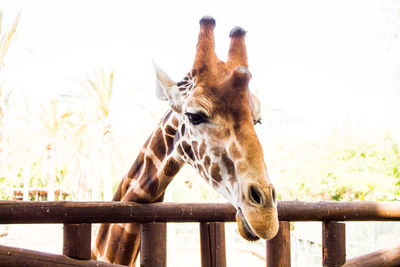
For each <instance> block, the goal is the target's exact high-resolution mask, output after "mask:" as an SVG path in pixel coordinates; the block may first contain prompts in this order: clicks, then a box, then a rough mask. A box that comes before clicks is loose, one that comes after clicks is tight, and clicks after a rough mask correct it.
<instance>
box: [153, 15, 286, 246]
mask: <svg viewBox="0 0 400 267" xmlns="http://www.w3.org/2000/svg"><path fill="white" fill-rule="evenodd" d="M214 28H215V20H214V19H213V18H211V17H203V18H202V19H201V20H200V33H199V37H198V43H197V48H196V56H195V61H194V64H193V68H192V70H191V71H190V72H189V74H188V75H187V76H186V77H185V78H184V79H183V80H182V81H181V82H178V83H175V82H174V81H172V80H171V79H170V78H169V77H168V75H167V74H166V73H165V72H164V71H163V70H161V69H160V68H159V67H157V66H156V67H155V68H156V79H157V90H156V92H157V96H158V97H159V98H160V99H161V100H167V101H169V105H170V107H171V109H172V110H173V111H174V112H175V114H176V117H177V118H178V121H179V122H178V126H177V128H178V130H177V131H176V135H175V137H174V149H173V151H171V153H173V152H174V153H177V154H178V155H179V157H181V158H182V159H183V160H184V161H185V162H187V163H189V164H190V165H192V166H193V167H194V168H195V169H197V170H198V172H199V173H200V175H201V176H202V177H203V178H204V179H206V180H207V181H208V182H209V183H210V184H211V185H212V187H213V188H214V189H215V190H216V191H218V192H219V193H220V194H222V195H223V196H224V197H226V198H227V199H228V200H229V201H230V202H231V203H232V204H233V205H234V206H235V207H236V209H237V215H236V220H237V223H238V228H239V232H240V234H241V235H242V237H244V238H245V239H247V240H257V239H259V238H263V239H270V238H272V237H274V236H275V234H276V233H277V231H278V227H279V226H278V225H279V224H278V214H277V208H276V192H275V189H274V187H273V185H272V184H271V182H270V179H269V176H268V172H267V168H266V165H265V163H264V157H263V151H262V148H261V145H260V142H259V140H258V137H257V135H256V133H255V131H254V124H256V123H257V122H258V121H259V120H260V110H259V101H258V99H257V98H256V97H255V96H254V95H253V94H252V93H251V92H250V91H249V89H248V84H249V81H250V78H251V74H250V72H249V71H248V64H247V52H246V46H245V42H244V38H245V34H246V32H245V31H244V30H243V29H242V28H240V27H235V28H234V29H233V30H232V31H231V33H230V38H231V43H230V48H229V54H228V60H227V62H223V61H221V60H219V59H218V58H217V56H216V54H215V50H214V47H215V44H214V33H213V31H214Z"/></svg>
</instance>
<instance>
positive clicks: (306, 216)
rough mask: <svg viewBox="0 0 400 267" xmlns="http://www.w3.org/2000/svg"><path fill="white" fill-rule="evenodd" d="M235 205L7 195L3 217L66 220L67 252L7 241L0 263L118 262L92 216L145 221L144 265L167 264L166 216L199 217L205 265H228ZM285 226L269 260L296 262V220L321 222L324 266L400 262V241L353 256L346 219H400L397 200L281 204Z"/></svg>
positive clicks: (269, 249) (0, 205) (0, 207)
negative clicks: (102, 249)
mask: <svg viewBox="0 0 400 267" xmlns="http://www.w3.org/2000/svg"><path fill="white" fill-rule="evenodd" d="M235 213H236V211H235V209H234V208H233V207H232V206H231V205H230V204H204V203H203V204H200V203H157V204H145V205H142V204H136V203H122V202H68V201H60V202H23V201H0V224H21V223H28V224H29V223H35V224H37V223H62V224H64V230H63V231H64V241H63V242H64V244H63V254H64V255H52V254H47V253H41V252H35V251H31V250H25V249H18V248H10V247H5V246H0V266H118V265H112V264H108V263H102V262H97V261H93V260H90V244H91V240H90V238H91V223H128V222H140V223H142V228H141V240H142V242H141V248H140V252H141V257H140V259H141V266H145V267H146V266H166V222H199V225H200V247H201V264H202V266H225V265H226V257H225V232H224V222H233V221H234V220H235ZM278 213H279V220H280V230H279V232H278V235H277V236H276V237H275V238H273V239H272V240H269V241H267V244H266V259H267V263H266V264H267V266H268V267H270V266H273V267H274V266H290V222H291V221H292V222H294V221H322V222H323V223H322V251H321V253H322V259H323V260H322V261H323V262H322V265H324V266H363V267H366V266H399V265H400V246H399V247H396V248H393V249H391V250H382V251H377V252H374V253H370V254H367V255H364V256H360V257H357V258H353V259H348V260H346V241H345V224H344V223H341V222H339V221H400V204H398V203H396V202H300V201H281V202H279V203H278Z"/></svg>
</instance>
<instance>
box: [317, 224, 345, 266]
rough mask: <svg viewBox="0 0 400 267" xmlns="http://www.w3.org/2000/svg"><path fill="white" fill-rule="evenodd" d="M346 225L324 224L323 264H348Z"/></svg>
mask: <svg viewBox="0 0 400 267" xmlns="http://www.w3.org/2000/svg"><path fill="white" fill-rule="evenodd" d="M345 226H346V225H345V224H344V223H338V222H322V264H323V266H329V267H330V266H341V265H343V264H344V263H345V262H346V232H345Z"/></svg>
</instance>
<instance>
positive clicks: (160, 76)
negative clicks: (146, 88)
mask: <svg viewBox="0 0 400 267" xmlns="http://www.w3.org/2000/svg"><path fill="white" fill-rule="evenodd" d="M153 64H154V69H155V71H156V95H157V97H158V99H160V100H162V101H167V100H168V102H169V105H170V106H171V108H172V109H173V110H174V111H176V112H180V111H181V106H182V103H181V99H180V94H179V90H178V87H177V86H176V83H175V82H174V81H173V80H172V79H171V78H170V77H169V76H168V74H167V73H166V72H165V71H163V70H162V69H161V68H160V67H158V66H157V65H156V64H155V63H154V61H153Z"/></svg>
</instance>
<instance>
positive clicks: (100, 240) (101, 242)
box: [96, 223, 110, 252]
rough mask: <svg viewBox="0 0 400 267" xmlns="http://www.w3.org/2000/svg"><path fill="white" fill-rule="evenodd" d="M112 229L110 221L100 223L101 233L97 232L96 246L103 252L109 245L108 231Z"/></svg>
mask: <svg viewBox="0 0 400 267" xmlns="http://www.w3.org/2000/svg"><path fill="white" fill-rule="evenodd" d="M109 229H110V224H109V223H103V224H101V225H100V229H99V233H98V234H97V238H96V248H97V249H98V250H99V251H100V252H102V251H104V249H105V247H106V245H107V243H106V242H107V235H108V231H109Z"/></svg>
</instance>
